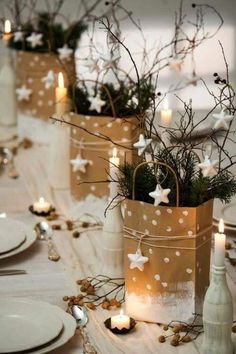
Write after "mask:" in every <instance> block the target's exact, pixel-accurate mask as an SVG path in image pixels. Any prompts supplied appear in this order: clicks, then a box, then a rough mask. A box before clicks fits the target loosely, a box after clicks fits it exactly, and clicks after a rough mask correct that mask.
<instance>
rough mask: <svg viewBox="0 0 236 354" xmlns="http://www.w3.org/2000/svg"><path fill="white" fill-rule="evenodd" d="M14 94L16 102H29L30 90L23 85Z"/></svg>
mask: <svg viewBox="0 0 236 354" xmlns="http://www.w3.org/2000/svg"><path fill="white" fill-rule="evenodd" d="M16 94H17V100H18V101H29V99H30V95H31V94H32V90H31V89H29V88H27V87H26V86H25V85H23V86H21V87H19V88H17V89H16Z"/></svg>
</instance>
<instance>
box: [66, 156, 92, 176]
mask: <svg viewBox="0 0 236 354" xmlns="http://www.w3.org/2000/svg"><path fill="white" fill-rule="evenodd" d="M70 163H71V164H72V166H73V172H77V171H79V172H83V173H85V172H86V169H85V167H86V165H87V164H88V163H89V161H88V160H85V159H82V157H81V155H80V154H78V155H77V156H76V158H75V159H73V160H70Z"/></svg>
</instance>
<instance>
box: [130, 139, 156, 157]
mask: <svg viewBox="0 0 236 354" xmlns="http://www.w3.org/2000/svg"><path fill="white" fill-rule="evenodd" d="M151 142H152V139H146V138H145V137H144V135H143V134H140V135H139V140H138V141H137V142H136V143H134V144H133V146H134V147H135V148H136V149H138V156H141V155H142V154H143V153H144V151H146V150H147V148H148V146H149V145H150V144H151Z"/></svg>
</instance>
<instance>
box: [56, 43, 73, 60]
mask: <svg viewBox="0 0 236 354" xmlns="http://www.w3.org/2000/svg"><path fill="white" fill-rule="evenodd" d="M57 51H58V53H59V58H60V60H70V59H71V55H72V53H73V49H71V48H69V47H68V45H67V44H64V46H63V47H62V48H59V49H57Z"/></svg>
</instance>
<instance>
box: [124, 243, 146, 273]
mask: <svg viewBox="0 0 236 354" xmlns="http://www.w3.org/2000/svg"><path fill="white" fill-rule="evenodd" d="M128 258H129V261H130V266H129V267H130V269H134V268H138V269H139V270H140V271H141V272H143V270H144V264H145V263H147V262H148V260H149V258H148V257H144V256H143V255H142V252H141V250H140V248H139V249H137V251H136V253H129V254H128Z"/></svg>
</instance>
